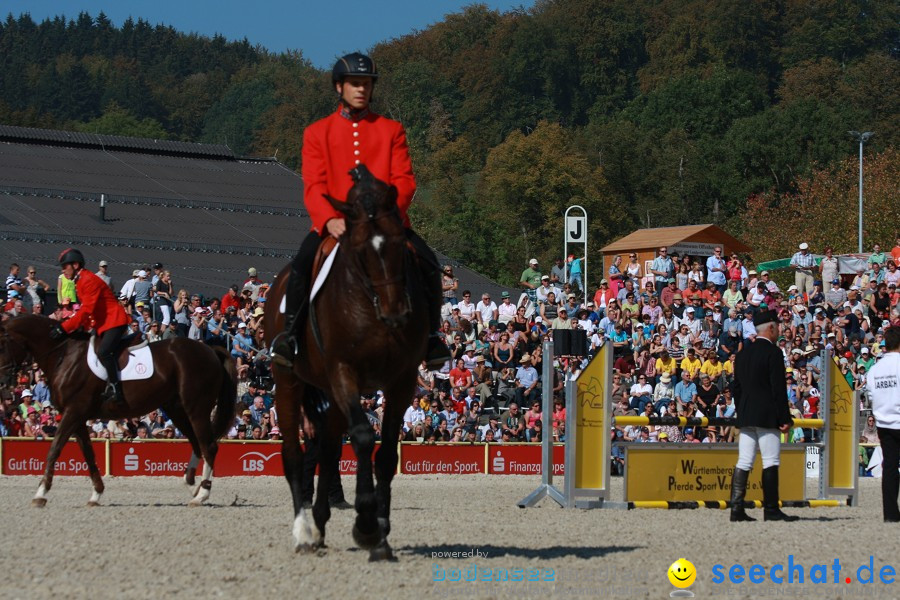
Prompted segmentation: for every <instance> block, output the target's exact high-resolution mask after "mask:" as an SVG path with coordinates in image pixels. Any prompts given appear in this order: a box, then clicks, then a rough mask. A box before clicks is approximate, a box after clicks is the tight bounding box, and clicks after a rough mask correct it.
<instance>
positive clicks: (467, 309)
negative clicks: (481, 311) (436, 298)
mask: <svg viewBox="0 0 900 600" xmlns="http://www.w3.org/2000/svg"><path fill="white" fill-rule="evenodd" d="M456 308H458V309H459V316H460V317H462V318H463V319H465V320H467V321H469V322H472V321H474V320H475V303H474V302H472V292H470V291H469V290H463V297H462V301H460V302H459V304H457V305H456Z"/></svg>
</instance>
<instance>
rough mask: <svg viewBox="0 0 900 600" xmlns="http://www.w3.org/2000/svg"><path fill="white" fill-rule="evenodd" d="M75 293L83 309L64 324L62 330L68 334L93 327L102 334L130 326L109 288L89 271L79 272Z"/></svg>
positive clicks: (123, 310) (122, 309)
mask: <svg viewBox="0 0 900 600" xmlns="http://www.w3.org/2000/svg"><path fill="white" fill-rule="evenodd" d="M75 293H76V294H77V295H78V298H79V299H80V300H81V308H79V309H78V312H76V313H75V314H74V315H72V317H71V318H69V319H67V320H65V321H63V322H62V328H63V329H65V330H66V332H67V333H72V332H73V331H75V330H76V329H78V328H79V327H84V328H85V329H90V328H91V327H93V328H94V329H96V330H97V333H98V334H100V333H103V332H104V331H106V330H107V329H112V328H113V327H118V326H120V325H128V323H129V321H130V319H129V318H128V315H127V314H125V309H124V308H122V305H121V304H119V301H118V300H116V297H115V296H113V293H112V291H111V290H110V289H109V286H108V285H106V282H105V281H103V280H102V279H100V278H99V277H97V276H96V275H94V274H93V273H91V272H90V271H88V270H87V269H82V270H81V271H79V272H78V276H77V277H76V278H75Z"/></svg>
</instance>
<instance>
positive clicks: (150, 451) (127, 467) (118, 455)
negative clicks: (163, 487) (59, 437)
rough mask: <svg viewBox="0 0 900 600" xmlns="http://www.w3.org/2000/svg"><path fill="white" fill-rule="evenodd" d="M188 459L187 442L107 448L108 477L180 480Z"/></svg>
mask: <svg viewBox="0 0 900 600" xmlns="http://www.w3.org/2000/svg"><path fill="white" fill-rule="evenodd" d="M69 445H72V443H71V442H70V443H69ZM190 459H191V445H190V444H189V443H188V442H186V441H181V440H179V441H174V442H168V441H165V442H163V441H140V440H132V441H130V442H117V443H115V444H110V445H109V471H110V472H109V474H110V475H114V476H116V477H133V476H135V475H155V476H167V477H181V476H183V475H184V470H185V469H186V468H187V465H188V462H189V461H190ZM223 462H224V461H223ZM201 468H202V467H197V473H198V474H199V473H201V472H202V471H201Z"/></svg>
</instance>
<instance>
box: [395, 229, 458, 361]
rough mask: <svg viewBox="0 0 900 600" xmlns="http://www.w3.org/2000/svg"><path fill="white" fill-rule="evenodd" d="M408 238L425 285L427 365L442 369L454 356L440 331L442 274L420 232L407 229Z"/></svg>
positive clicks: (435, 258)
mask: <svg viewBox="0 0 900 600" xmlns="http://www.w3.org/2000/svg"><path fill="white" fill-rule="evenodd" d="M406 236H407V239H409V241H410V242H411V243H412V245H413V246H414V247H415V249H416V254H418V260H417V262H418V265H419V273H420V274H421V276H422V282H423V283H424V286H425V298H426V305H425V307H426V308H425V310H426V314H427V318H428V323H429V328H430V330H431V331H430V333H429V335H428V346H427V347H426V349H425V365H426V366H427V367H428V368H429V369H432V370H436V369H440V368H441V367H443V366H444V363H445V362H447V361H448V360H450V359H451V358H452V356H451V354H450V348H448V347H447V344H446V343H445V341H444V336H443V335H441V334H440V333H438V330H439V329H440V328H441V305H442V304H443V297H442V296H441V276H440V269H439V265H438V261H437V257H436V256H435V255H434V252H433V251H432V250H431V248H429V247H428V244H426V243H425V240H423V239H422V238H421V237H419V234H417V233H416V232H415V231H413V230H412V229H407V230H406Z"/></svg>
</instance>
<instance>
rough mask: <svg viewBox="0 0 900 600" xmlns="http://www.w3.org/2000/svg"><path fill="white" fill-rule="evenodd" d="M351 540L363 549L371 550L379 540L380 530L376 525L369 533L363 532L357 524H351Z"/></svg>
mask: <svg viewBox="0 0 900 600" xmlns="http://www.w3.org/2000/svg"><path fill="white" fill-rule="evenodd" d="M353 541H354V542H356V545H357V546H359V547H360V548H362V549H363V550H373V551H374V549H375V547H376V546H378V542H379V541H381V531H380V530H379V529H378V528H377V527H376V528H375V530H374V531H372V532H370V533H364V532H363V531H362V530H361V529H360V528H359V526H358V525H355V524H354V525H353Z"/></svg>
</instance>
